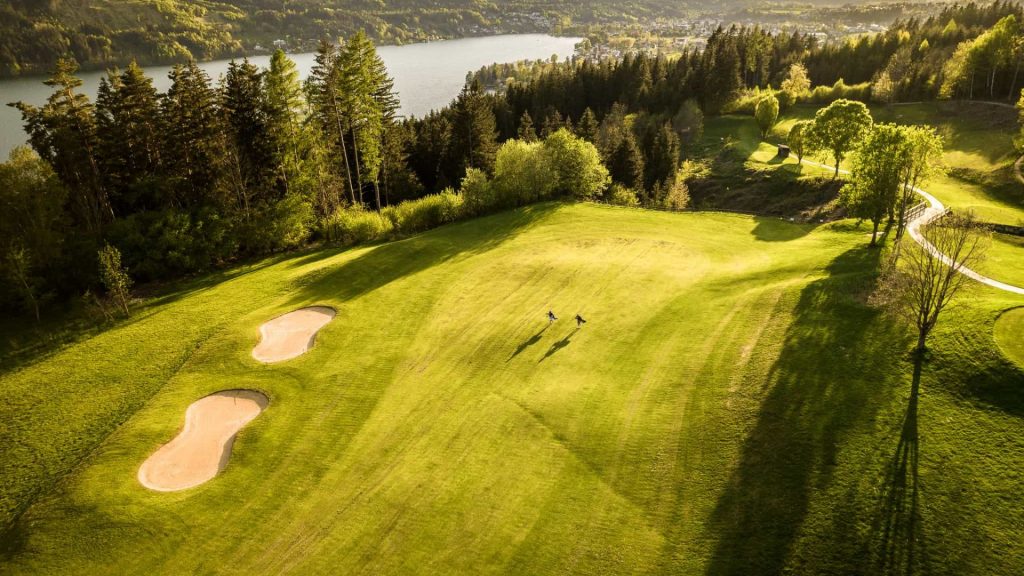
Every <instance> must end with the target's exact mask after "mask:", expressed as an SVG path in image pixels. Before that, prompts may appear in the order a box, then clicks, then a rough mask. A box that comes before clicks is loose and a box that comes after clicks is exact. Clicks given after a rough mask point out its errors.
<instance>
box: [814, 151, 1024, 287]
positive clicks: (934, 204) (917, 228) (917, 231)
mask: <svg viewBox="0 0 1024 576" xmlns="http://www.w3.org/2000/svg"><path fill="white" fill-rule="evenodd" d="M803 163H804V164H810V165H812V166H817V167H818V168H824V169H825V170H835V166H826V165H824V164H819V163H818V162H814V161H813V160H804V161H803ZM839 173H840V174H849V173H850V172H849V170H843V169H840V170H839ZM914 192H916V193H917V194H918V195H919V196H921V197H922V198H924V199H925V201H927V202H928V207H927V208H925V209H924V210H922V211H921V212H920V213H918V214H917V215H916V216H914V217H913V220H911V221H910V222H908V223H907V232H910V237H911V238H913V239H914V241H915V242H917V243H918V244H920V245H921V247H922V248H924V249H925V250H927V251H928V252H929V253H931V254H932V255H934V256H937V257H938V258H939V259H940V260H942V262H943V263H945V264H946V265H947V266H953V267H955V268H956V270H957V272H959V273H961V274H963V275H964V276H967V277H968V278H971V279H972V280H977V281H978V282H981V283H982V284H986V285H988V286H991V287H993V288H997V289H999V290H1005V291H1007V292H1013V293H1014V294H1021V295H1024V288H1021V287H1019V286H1013V285H1012V284H1006V283H1005V282H1000V281H998V280H993V279H992V278H989V277H988V276H984V275H982V274H978V273H977V272H975V271H974V270H971V269H970V268H967V267H965V266H959V267H957V266H956V263H955V262H953V260H951V259H950V258H949V257H947V256H946V255H945V254H943V253H941V252H939V250H938V249H937V248H935V246H933V245H932V243H931V242H929V241H928V239H927V238H925V237H924V234H922V233H921V227H922V226H924V225H925V224H928V223H929V222H932V221H933V220H935V219H937V218H941V217H942V216H943V215H945V214H946V207H945V206H944V205H943V204H942V202H940V201H939V199H938V198H936V197H935V196H932V195H931V194H929V193H928V192H926V191H924V190H922V189H920V188H914Z"/></svg>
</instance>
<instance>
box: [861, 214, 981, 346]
mask: <svg viewBox="0 0 1024 576" xmlns="http://www.w3.org/2000/svg"><path fill="white" fill-rule="evenodd" d="M921 234H923V236H924V237H925V238H926V239H927V241H928V245H927V246H921V245H919V244H917V243H916V242H914V241H912V240H908V239H907V238H906V237H904V238H903V239H902V240H901V241H900V243H901V244H904V243H905V244H906V246H904V247H902V249H901V250H899V253H900V254H901V256H900V259H899V260H898V261H893V262H890V265H889V267H888V269H887V270H886V272H885V273H884V274H883V276H882V282H881V284H880V287H879V291H878V294H877V295H876V296H875V301H876V302H878V303H880V304H882V305H884V306H886V307H887V308H888V309H889V310H890V311H891V312H893V313H894V314H895V315H896V316H898V317H900V318H902V319H904V320H905V321H906V322H907V323H908V324H911V325H912V326H914V327H915V328H916V329H917V346H916V348H915V350H916V351H917V352H918V353H921V352H924V350H925V349H926V345H927V339H928V335H929V334H931V331H932V329H934V328H935V325H936V324H937V323H938V321H939V315H940V314H941V313H942V311H943V310H945V309H946V307H947V306H948V305H949V303H950V302H951V301H953V300H954V299H955V298H956V297H957V296H958V295H959V294H960V293H961V292H962V291H963V289H964V288H965V287H966V285H967V284H968V283H969V282H971V279H970V278H968V277H967V276H966V275H964V274H962V273H961V272H962V271H963V270H964V269H970V268H974V267H976V266H977V265H978V264H979V263H981V262H982V261H983V260H984V258H985V248H986V247H987V242H986V237H987V236H988V232H987V230H985V229H984V228H983V227H982V226H980V225H979V224H978V223H977V222H976V221H975V220H974V218H973V217H972V216H971V215H970V214H967V215H964V216H959V215H955V214H950V215H947V216H945V217H944V218H941V219H939V220H936V221H934V222H932V223H930V224H928V225H926V226H923V227H922V230H921Z"/></svg>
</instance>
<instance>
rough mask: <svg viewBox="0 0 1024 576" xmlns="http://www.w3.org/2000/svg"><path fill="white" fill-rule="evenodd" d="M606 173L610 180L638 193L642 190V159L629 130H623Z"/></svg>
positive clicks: (634, 138)
mask: <svg viewBox="0 0 1024 576" xmlns="http://www.w3.org/2000/svg"><path fill="white" fill-rule="evenodd" d="M608 171H609V172H610V173H611V176H612V180H613V181H615V182H618V183H619V184H622V185H623V186H628V187H630V188H632V189H633V190H636V191H638V192H640V191H643V189H644V157H643V154H642V153H641V152H640V147H639V146H638V145H637V143H636V137H635V136H633V132H632V131H631V130H628V129H627V130H625V131H624V133H623V135H622V139H621V140H620V141H619V144H618V146H617V147H616V148H615V151H614V152H613V153H612V155H611V159H610V161H609V162H608Z"/></svg>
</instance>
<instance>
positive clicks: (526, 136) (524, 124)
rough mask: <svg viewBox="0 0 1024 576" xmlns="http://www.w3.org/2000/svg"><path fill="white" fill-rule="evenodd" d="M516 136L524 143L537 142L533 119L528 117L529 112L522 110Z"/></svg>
mask: <svg viewBox="0 0 1024 576" xmlns="http://www.w3.org/2000/svg"><path fill="white" fill-rule="evenodd" d="M518 136H519V139H520V140H522V141H524V142H536V141H537V131H536V130H535V129H534V128H533V118H531V117H530V111H529V110H523V115H522V116H520V117H519V132H518Z"/></svg>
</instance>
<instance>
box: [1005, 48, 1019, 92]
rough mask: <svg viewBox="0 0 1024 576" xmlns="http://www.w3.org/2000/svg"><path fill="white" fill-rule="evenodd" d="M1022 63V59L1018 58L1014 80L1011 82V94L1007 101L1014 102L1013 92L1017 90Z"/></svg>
mask: <svg viewBox="0 0 1024 576" xmlns="http://www.w3.org/2000/svg"><path fill="white" fill-rule="evenodd" d="M1020 61H1021V58H1017V66H1015V67H1014V69H1013V80H1011V81H1010V94H1009V96H1007V97H1006V99H1007V100H1008V101H1010V102H1013V91H1014V89H1016V88H1017V75H1018V74H1020Z"/></svg>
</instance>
